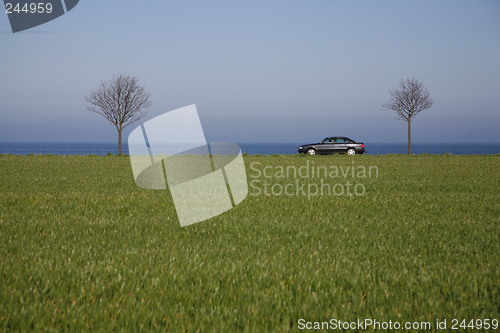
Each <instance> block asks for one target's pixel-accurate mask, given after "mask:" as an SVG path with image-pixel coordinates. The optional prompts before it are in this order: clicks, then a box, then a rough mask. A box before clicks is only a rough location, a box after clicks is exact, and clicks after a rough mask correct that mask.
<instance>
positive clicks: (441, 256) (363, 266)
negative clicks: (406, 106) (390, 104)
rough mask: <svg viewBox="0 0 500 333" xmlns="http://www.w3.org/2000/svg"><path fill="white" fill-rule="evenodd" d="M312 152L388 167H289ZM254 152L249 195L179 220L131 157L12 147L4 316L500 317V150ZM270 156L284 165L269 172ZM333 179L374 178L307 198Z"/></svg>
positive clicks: (1, 283) (51, 327)
mask: <svg viewBox="0 0 500 333" xmlns="http://www.w3.org/2000/svg"><path fill="white" fill-rule="evenodd" d="M255 162H258V163H255ZM251 163H253V164H251ZM307 163H309V165H314V166H315V167H317V166H325V167H326V168H328V170H329V171H330V170H333V168H331V167H332V166H337V167H338V168H340V167H341V166H342V167H343V168H347V166H355V167H356V169H355V170H356V171H358V170H361V168H360V167H362V166H364V167H365V168H366V170H368V168H369V166H372V167H373V166H375V167H376V168H377V170H378V176H376V175H375V174H372V175H371V177H357V176H358V175H355V177H352V174H348V175H346V177H344V175H343V174H342V172H339V173H340V175H339V177H337V178H335V177H324V174H321V176H322V178H321V177H320V178H318V177H316V178H312V177H310V178H307V179H306V178H300V177H298V176H297V178H295V177H293V176H292V175H291V174H289V177H286V173H285V177H281V178H277V177H275V173H276V172H279V170H280V166H281V167H283V168H284V169H286V167H287V166H288V167H291V166H295V168H296V169H297V170H298V169H299V168H300V167H301V166H306V165H307ZM245 164H246V168H247V174H248V176H249V177H248V180H249V182H250V181H256V182H254V183H253V185H254V186H253V187H250V188H249V195H248V196H247V198H246V199H245V200H244V201H243V202H242V203H241V204H240V205H238V206H237V207H235V208H234V209H232V210H230V211H228V212H226V213H224V214H222V215H220V216H218V217H215V218H212V219H210V220H207V221H204V222H201V223H197V224H194V225H191V226H188V227H184V228H181V227H180V226H179V222H178V220H177V215H176V212H175V209H174V205H173V202H172V198H171V197H170V194H169V192H168V191H159V190H145V189H141V188H139V187H137V186H136V185H135V182H134V179H133V175H132V171H131V167H130V162H129V159H128V158H126V157H91V156H70V157H64V156H7V155H0V239H1V246H0V330H3V331H6V332H9V331H13V332H14V331H15V332H18V331H31V330H34V331H44V332H46V331H70V330H71V331H83V330H89V331H103V332H111V331H124V332H137V331H159V332H160V331H161V332H165V331H169V332H256V331H262V332H289V331H299V327H298V320H299V319H304V320H305V321H307V322H316V321H318V322H324V321H330V320H331V319H338V320H341V321H342V322H343V321H356V320H357V319H360V320H364V319H366V318H371V319H376V320H377V321H379V322H384V321H386V322H388V321H389V320H391V321H392V322H395V321H398V322H401V323H404V322H412V323H413V322H424V321H429V322H431V323H432V330H436V328H435V323H436V320H437V319H439V320H440V321H443V320H445V319H446V320H447V325H448V328H450V325H451V321H452V320H453V319H457V320H458V321H459V324H460V323H461V322H462V320H463V319H465V320H467V323H469V321H470V320H471V319H474V320H476V319H481V320H484V319H490V320H492V319H496V320H500V264H499V263H500V242H499V240H500V195H499V192H500V174H499V170H500V156H499V155H493V156H435V155H427V156H425V155H417V156H404V155H394V156H391V155H388V156H354V157H350V156H338V155H336V156H314V157H311V156H307V157H306V156H278V157H271V156H246V157H245ZM251 165H252V167H251ZM266 166H269V168H268V169H266V170H267V171H266V172H267V173H266V175H267V176H272V178H266V177H265V176H264V174H261V175H260V176H259V175H258V174H259V171H260V172H263V171H264V168H265V167H266ZM256 170H259V171H256ZM290 170H291V169H290ZM343 170H345V169H343ZM373 170H374V169H373ZM278 176H279V174H278ZM321 179H323V180H324V181H328V182H330V183H332V186H333V184H335V183H339V184H344V183H346V181H350V182H351V183H353V184H358V189H361V188H362V187H363V188H364V189H365V191H364V194H363V195H353V196H349V195H347V194H346V193H344V194H341V195H333V194H331V195H327V194H326V193H325V194H324V195H310V196H307V186H308V185H307V184H312V183H318V184H319V183H320V181H321ZM258 181H260V183H259V182H258ZM264 181H266V182H268V183H269V188H268V193H269V192H271V187H272V186H274V190H275V191H274V192H275V193H278V192H279V189H280V188H284V186H286V185H287V184H290V183H293V184H295V183H296V182H297V181H299V183H300V184H306V185H305V186H306V187H305V189H306V195H302V194H301V193H299V195H297V192H293V194H294V195H285V194H282V195H273V194H272V193H271V195H269V196H267V195H265V194H264V188H263V182H264ZM359 184H361V185H359ZM259 186H260V187H259ZM256 187H259V188H260V189H261V193H260V195H255V194H256V193H257V192H258V191H257V190H256ZM289 189H290V192H289V193H291V192H292V190H294V191H295V190H296V189H295V188H293V189H292V187H290V188H289ZM312 189H313V190H314V188H312ZM339 189H340V187H337V190H339ZM337 193H339V192H337ZM458 327H459V325H458ZM371 330H372V329H369V330H367V331H371ZM469 330H470V328H469ZM337 331H338V330H337ZM378 331H380V330H378ZM402 331H403V330H402ZM462 331H463V330H462Z"/></svg>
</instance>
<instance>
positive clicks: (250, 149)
mask: <svg viewBox="0 0 500 333" xmlns="http://www.w3.org/2000/svg"><path fill="white" fill-rule="evenodd" d="M301 144H304V142H302V143H291V142H286V143H280V142H274V143H272V142H269V143H255V142H240V143H238V145H239V146H240V147H241V149H242V151H243V152H246V153H248V154H249V155H255V154H260V155H273V154H279V155H282V154H285V155H295V154H297V148H298V147H299V146H300V145H301ZM365 149H366V151H367V154H368V155H387V154H391V153H392V154H406V153H407V150H408V146H407V144H406V143H366V144H365ZM122 150H123V151H122V153H123V154H128V146H127V144H126V143H123V146H122ZM108 152H110V153H112V154H117V153H118V147H117V144H116V143H115V142H112V143H110V142H103V143H92V142H78V143H73V142H71V143H61V142H57V143H55V142H53V143H50V142H0V154H13V155H28V154H31V153H32V154H35V155H43V154H52V155H89V154H94V155H106V154H108ZM424 153H428V154H435V155H443V154H445V153H450V154H453V155H471V154H477V155H489V154H500V143H413V144H412V154H424Z"/></svg>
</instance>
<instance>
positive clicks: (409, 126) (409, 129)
mask: <svg viewBox="0 0 500 333" xmlns="http://www.w3.org/2000/svg"><path fill="white" fill-rule="evenodd" d="M408 155H411V120H410V119H408Z"/></svg>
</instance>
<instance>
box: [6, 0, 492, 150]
mask: <svg viewBox="0 0 500 333" xmlns="http://www.w3.org/2000/svg"><path fill="white" fill-rule="evenodd" d="M0 41H1V58H0V59H1V60H0V141H64V142H70V141H80V142H81V141H84V142H85V141H105V142H113V141H115V140H116V137H117V134H116V130H115V129H114V127H113V126H112V125H109V124H108V123H107V122H106V120H105V119H104V118H102V117H101V116H99V115H96V114H93V113H90V112H88V111H87V110H86V107H85V101H84V99H83V95H84V94H87V93H88V92H89V91H90V89H94V88H95V87H96V86H97V84H98V83H99V82H100V80H102V79H104V80H107V79H110V78H111V77H112V75H113V74H114V73H118V72H119V73H125V74H132V75H137V76H139V77H140V83H141V84H143V85H145V86H146V88H147V89H148V90H149V91H150V92H151V94H152V101H153V106H152V107H151V108H150V109H149V115H148V117H147V118H145V119H144V120H148V119H151V118H152V117H155V116H157V115H160V114H162V113H164V112H167V111H170V110H174V109H177V108H180V107H183V106H187V105H190V104H196V106H197V108H198V112H199V115H200V118H201V122H202V125H203V127H204V131H205V136H206V137H207V140H209V141H230V142H313V141H316V140H319V139H322V138H324V137H326V136H335V135H345V136H348V137H351V138H353V139H355V140H358V141H363V142H365V143H366V142H406V139H407V138H406V131H407V127H406V123H404V122H402V121H399V120H396V119H395V115H394V114H393V113H392V112H390V111H381V110H380V109H381V105H382V104H383V103H384V102H386V101H387V99H388V98H389V94H388V90H389V89H391V88H396V87H397V86H398V84H399V82H400V80H401V79H403V78H408V77H413V76H417V77H418V78H419V79H420V80H421V81H423V82H424V84H425V85H426V86H427V88H428V89H429V90H430V93H431V97H432V98H433V99H434V105H433V106H432V108H430V109H428V110H425V111H423V112H421V113H420V114H419V115H418V116H417V117H416V118H415V120H414V121H413V122H412V141H413V142H500V134H499V133H500V60H499V59H500V1H495V0H492V1H425V0H424V1H382V0H379V1H333V0H328V1H326V0H324V1H323V0H321V1H320V0H313V1H305V0H302V1H295V0H292V1H290V0H286V1H283V0H275V1H260V0H253V1H234V0H231V1H229V0H227V1H207V0H203V1H197V0H192V1H172V0H171V1H149V2H145V1H142V2H139V1H124V0H122V1H111V0H108V1H93V0H80V3H79V4H78V5H77V6H76V7H75V8H74V9H73V10H72V11H70V12H69V13H67V14H66V15H63V16H62V17H60V18H58V19H56V20H54V21H51V22H49V23H46V24H44V25H41V26H38V27H35V28H32V29H30V30H27V31H26V32H20V33H16V34H12V32H11V30H10V25H9V22H8V18H7V15H6V14H5V13H3V14H2V13H0ZM137 124H138V123H137ZM134 127H135V126H134V125H132V126H130V127H129V128H127V130H126V132H125V133H124V134H125V138H126V137H127V136H128V133H129V132H130V131H131V130H132V129H133V128H134Z"/></svg>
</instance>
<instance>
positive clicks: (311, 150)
mask: <svg viewBox="0 0 500 333" xmlns="http://www.w3.org/2000/svg"><path fill="white" fill-rule="evenodd" d="M307 153H308V154H309V155H311V156H314V155H316V150H314V149H312V148H311V149H309V150H308V151H307Z"/></svg>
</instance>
